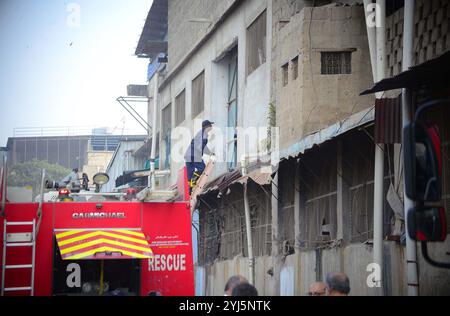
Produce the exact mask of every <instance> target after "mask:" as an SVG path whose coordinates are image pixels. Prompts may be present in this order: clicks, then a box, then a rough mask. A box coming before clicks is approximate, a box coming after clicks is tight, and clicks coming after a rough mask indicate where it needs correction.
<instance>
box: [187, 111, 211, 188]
mask: <svg viewBox="0 0 450 316" xmlns="http://www.w3.org/2000/svg"><path fill="white" fill-rule="evenodd" d="M213 124H214V122H210V121H208V120H205V121H203V122H202V130H201V131H199V132H198V133H197V135H195V137H194V138H193V139H192V141H191V144H190V145H189V147H188V149H187V151H186V153H185V154H184V160H185V161H186V169H187V178H188V183H189V194H191V193H192V188H193V187H194V186H195V184H196V182H197V180H198V178H200V176H201V175H202V173H203V171H204V170H205V167H206V166H205V163H204V161H203V154H207V155H213V153H212V152H211V151H210V150H209V148H208V146H207V144H208V134H209V132H210V131H211V130H212V126H213Z"/></svg>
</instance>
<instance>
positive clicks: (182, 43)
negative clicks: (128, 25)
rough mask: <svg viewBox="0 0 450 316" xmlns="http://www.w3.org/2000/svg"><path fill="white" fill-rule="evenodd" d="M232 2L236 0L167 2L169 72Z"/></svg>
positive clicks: (178, 0) (173, 0) (175, 0)
mask: <svg viewBox="0 0 450 316" xmlns="http://www.w3.org/2000/svg"><path fill="white" fill-rule="evenodd" d="M234 2H236V0H190V1H186V0H169V3H168V4H169V25H168V40H169V49H168V54H169V64H168V67H169V69H170V70H171V69H173V68H174V67H175V66H176V65H177V64H178V63H179V62H180V61H181V59H182V58H183V57H185V56H186V55H187V54H188V53H189V51H190V50H191V49H192V48H193V47H194V46H195V44H197V43H198V41H200V39H201V38H202V37H203V36H204V35H205V34H206V33H207V32H208V31H209V30H210V27H211V25H212V24H213V23H215V22H217V20H218V19H219V18H220V17H221V16H222V15H223V13H224V12H225V11H226V10H227V9H228V8H229V7H230V6H231V5H232V4H233V3H234ZM194 20H197V21H194ZM198 20H206V21H210V22H211V23H209V22H206V21H204V22H200V21H198Z"/></svg>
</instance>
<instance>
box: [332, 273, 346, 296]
mask: <svg viewBox="0 0 450 316" xmlns="http://www.w3.org/2000/svg"><path fill="white" fill-rule="evenodd" d="M326 284H327V292H328V295H329V296H347V295H348V293H350V280H349V279H348V276H347V275H346V274H345V273H337V272H330V273H328V274H327V277H326Z"/></svg>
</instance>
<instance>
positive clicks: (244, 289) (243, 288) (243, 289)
mask: <svg viewBox="0 0 450 316" xmlns="http://www.w3.org/2000/svg"><path fill="white" fill-rule="evenodd" d="M231 296H258V290H257V289H256V288H255V287H254V286H253V285H251V284H250V283H241V284H239V285H236V286H235V287H234V289H233V291H232V292H231Z"/></svg>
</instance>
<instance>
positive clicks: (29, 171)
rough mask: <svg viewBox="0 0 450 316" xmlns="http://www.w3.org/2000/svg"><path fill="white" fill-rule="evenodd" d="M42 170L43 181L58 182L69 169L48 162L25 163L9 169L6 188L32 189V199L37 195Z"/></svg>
mask: <svg viewBox="0 0 450 316" xmlns="http://www.w3.org/2000/svg"><path fill="white" fill-rule="evenodd" d="M42 169H45V170H46V176H45V179H48V180H54V181H60V180H61V179H63V178H64V177H65V176H66V175H68V174H69V173H70V171H71V170H70V169H68V168H66V167H63V166H61V165H58V164H50V163H49V162H48V161H38V160H33V161H27V162H23V163H20V164H15V165H14V166H12V167H11V168H9V172H8V186H12V187H26V186H31V187H32V188H33V198H34V197H35V196H37V195H38V194H39V190H40V187H41V174H42Z"/></svg>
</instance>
